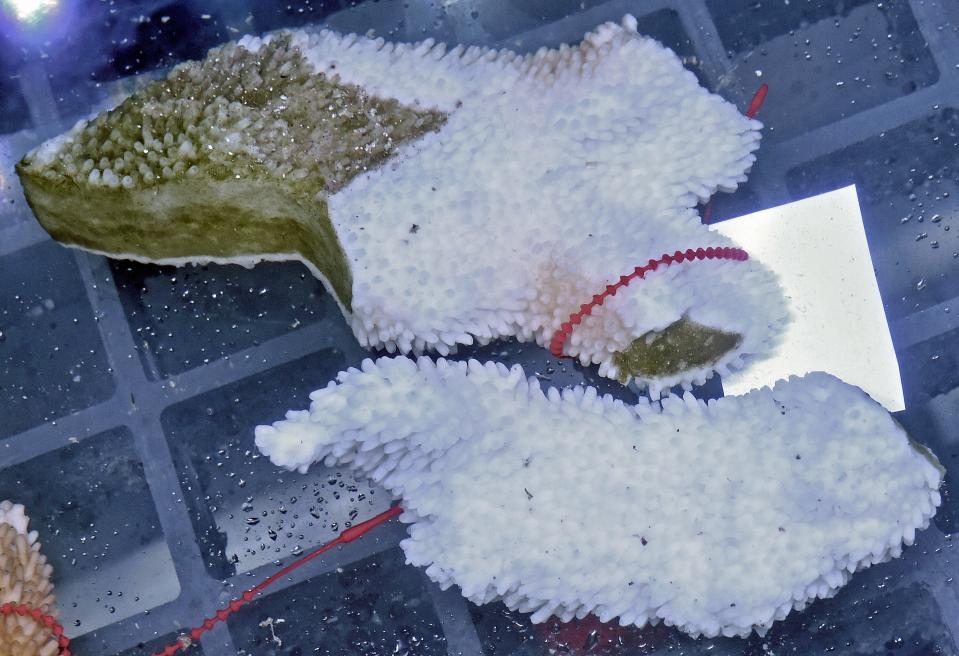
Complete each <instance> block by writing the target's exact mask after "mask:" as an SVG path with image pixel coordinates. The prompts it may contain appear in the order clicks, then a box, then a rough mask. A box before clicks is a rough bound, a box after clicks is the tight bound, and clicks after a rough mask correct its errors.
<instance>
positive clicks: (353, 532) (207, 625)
mask: <svg viewBox="0 0 959 656" xmlns="http://www.w3.org/2000/svg"><path fill="white" fill-rule="evenodd" d="M402 512H403V509H402V508H401V507H400V506H393V507H392V508H390V509H389V510H385V511H383V512H381V513H380V514H379V515H376V516H375V517H373V518H371V519H368V520H366V521H365V522H360V523H359V524H357V525H356V526H352V527H350V528H348V529H346V530H345V531H343V532H342V533H340V534H339V535H338V536H337V537H336V539H334V540H332V541H330V542H327V543H326V544H324V545H323V546H321V547H319V548H318V549H316V550H315V551H312V552H310V553H308V554H307V555H305V556H303V557H302V558H299V559H297V560H294V561H293V562H292V563H290V564H289V565H287V566H286V567H284V568H283V569H281V570H280V571H279V572H277V573H276V574H273V575H272V576H268V577H267V578H265V579H264V580H263V581H261V582H260V583H259V584H257V585H255V586H253V587H252V588H250V589H249V590H247V591H246V592H244V593H243V594H242V595H240V598H239V599H234V600H233V601H231V602H230V603H229V604H227V605H226V606H224V607H223V608H221V609H220V610H218V611H217V612H216V613H214V615H213V616H212V617H210V618H208V619H205V620H203V623H202V624H201V625H200V626H198V627H197V628H195V629H193V630H192V631H190V632H189V633H186V634H184V635H182V636H180V638H179V639H178V640H177V641H176V642H174V643H172V644H170V645H167V646H166V648H164V649H163V650H162V651H158V652H156V653H155V654H154V655H153V656H173V655H174V654H176V653H177V652H178V651H180V650H181V649H182V650H184V651H185V650H186V649H187V648H189V647H190V646H191V645H192V644H193V643H194V642H197V641H198V640H199V639H200V638H201V637H202V636H203V634H204V633H206V632H207V631H209V630H211V629H212V628H213V627H214V626H216V625H217V624H219V623H220V622H225V621H226V619H227V618H228V617H230V615H232V614H233V613H235V612H236V611H238V610H240V608H242V607H243V606H244V605H246V604H248V603H250V602H251V601H253V598H254V597H256V595H257V594H259V593H260V592H263V590H265V589H266V588H268V587H269V586H271V585H273V584H274V583H276V582H277V581H278V580H280V579H281V578H283V577H284V576H286V575H287V574H289V573H290V572H292V571H294V570H296V569H298V568H300V567H302V566H303V565H305V564H307V563H308V562H310V561H311V560H313V559H314V558H316V557H317V556H319V555H321V554H324V553H326V552H327V551H329V550H330V549H332V548H333V547H338V546H340V545H343V544H348V543H350V542H353V540H356V539H359V538H361V537H363V536H364V535H366V534H367V533H368V532H370V531H371V530H373V529H374V528H376V527H377V526H379V525H380V524H383V523H385V522H387V521H389V520H391V519H393V518H394V517H397V516H398V515H399V514H400V513H402Z"/></svg>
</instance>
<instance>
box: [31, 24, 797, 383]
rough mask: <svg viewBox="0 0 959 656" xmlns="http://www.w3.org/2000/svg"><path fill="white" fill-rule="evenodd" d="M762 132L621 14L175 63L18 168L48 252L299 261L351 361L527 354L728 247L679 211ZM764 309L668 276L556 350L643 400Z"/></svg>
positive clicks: (738, 266) (704, 276)
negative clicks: (439, 39)
mask: <svg viewBox="0 0 959 656" xmlns="http://www.w3.org/2000/svg"><path fill="white" fill-rule="evenodd" d="M759 128H760V124H759V123H758V122H756V121H754V120H750V119H748V118H746V117H744V116H742V115H741V114H740V113H739V112H738V111H737V110H736V108H735V107H733V106H732V105H731V104H729V103H728V102H726V101H725V100H723V99H722V98H720V97H719V96H716V95H713V94H710V93H709V92H708V91H706V90H705V89H703V88H702V87H700V86H699V84H698V82H697V81H696V79H695V77H694V76H693V75H692V73H690V72H689V71H687V70H685V69H684V68H683V66H682V64H681V62H680V60H679V58H678V57H677V56H676V55H675V54H674V53H673V52H671V51H670V50H668V49H666V48H664V47H663V46H662V45H660V44H659V43H657V42H656V41H654V40H652V39H649V38H646V37H643V36H641V35H639V34H638V33H637V32H636V24H635V21H634V20H633V19H632V18H631V17H627V18H625V19H624V20H623V21H622V23H621V24H614V23H607V24H603V25H600V26H599V27H597V28H596V29H595V30H594V31H593V32H591V33H589V34H587V35H586V36H585V37H584V39H583V41H582V43H581V44H579V45H577V46H575V47H568V46H564V47H562V48H560V49H558V50H557V49H553V50H550V49H546V48H544V49H541V50H540V51H538V52H536V53H534V54H529V55H517V54H515V53H512V52H509V51H506V50H495V49H488V48H479V47H475V46H474V47H470V48H466V49H463V48H462V47H456V48H453V49H451V50H447V49H446V48H445V46H443V45H442V44H436V43H434V42H433V41H432V40H426V41H424V42H422V43H419V44H399V43H386V42H384V41H383V40H382V39H370V38H366V37H361V36H357V35H340V34H337V33H335V32H331V31H329V30H319V31H316V30H294V31H283V32H277V33H275V34H270V35H267V36H265V37H262V38H256V37H244V38H243V39H241V40H240V41H239V42H236V43H231V44H227V45H224V46H222V47H220V48H217V49H214V50H213V51H211V53H210V55H209V56H208V57H207V59H206V60H204V61H202V62H190V63H187V64H183V65H181V66H178V67H177V68H176V69H174V70H173V72H172V73H171V74H170V76H169V77H168V78H167V79H166V80H162V81H157V82H154V83H152V84H150V85H148V86H147V87H146V88H144V89H143V90H141V91H139V92H138V93H136V94H134V95H133V96H132V97H130V98H129V99H128V100H126V101H125V102H124V103H122V104H121V105H120V106H119V107H118V108H116V109H114V110H112V111H110V112H108V113H104V114H101V115H100V116H98V117H97V118H95V119H93V120H91V121H89V122H87V123H81V124H78V125H77V126H76V127H74V128H73V129H72V130H71V131H70V132H68V133H67V134H65V135H62V136H60V137H57V138H55V139H53V140H51V141H49V142H47V143H46V144H43V145H42V146H40V147H39V148H38V149H37V150H35V151H34V152H33V153H31V154H29V155H28V156H27V157H26V158H25V159H24V160H23V162H21V163H20V165H19V166H18V171H19V173H20V176H21V180H22V182H23V187H24V190H25V192H26V195H27V198H28V200H29V202H30V204H31V206H32V208H33V209H34V211H35V212H36V214H37V216H38V217H39V219H40V220H41V222H42V223H43V225H44V226H45V227H46V228H47V230H48V231H49V232H50V233H51V234H52V235H53V236H54V237H55V238H57V239H59V240H61V241H63V242H64V243H67V244H71V245H74V246H79V247H83V248H87V249H90V250H94V251H97V252H102V253H106V254H109V255H112V256H116V257H128V258H131V259H136V260H142V261H153V262H161V263H170V264H183V263H188V262H210V261H213V262H236V263H241V264H247V265H249V264H251V263H255V262H257V261H261V260H264V259H268V260H277V259H299V260H303V261H304V262H305V263H306V264H307V265H308V266H309V267H310V268H311V271H313V272H314V273H315V274H316V275H317V276H318V277H319V278H320V279H321V280H323V281H324V283H325V284H326V285H327V287H328V288H329V289H330V290H331V291H332V292H333V293H334V294H335V295H336V297H337V299H338V301H339V302H340V305H341V307H342V308H343V310H344V312H345V314H346V316H347V317H348V319H349V321H350V324H351V326H352V328H353V331H354V333H355V334H356V336H357V338H358V339H359V340H360V341H361V342H362V343H363V344H364V345H365V346H368V347H371V348H385V349H387V350H388V351H390V352H393V351H396V350H398V351H401V352H404V353H408V352H414V353H420V352H423V351H426V350H433V351H436V352H438V353H440V354H444V355H445V354H448V353H451V352H453V351H455V349H456V348H457V347H458V346H459V345H460V344H469V343H472V342H474V341H478V342H480V343H485V342H488V341H490V340H493V339H497V338H500V337H507V336H517V337H519V338H520V339H523V340H532V341H536V342H537V343H540V344H543V345H546V344H548V342H549V340H550V338H551V337H552V335H553V333H554V332H555V331H556V330H557V329H558V328H559V327H560V326H561V324H562V323H563V322H564V321H565V320H566V319H567V318H568V317H569V315H570V313H571V312H572V311H573V310H575V309H576V308H578V307H579V305H580V304H582V303H584V302H586V301H588V300H589V299H590V298H591V297H592V296H593V295H594V294H597V293H599V292H600V291H602V290H603V289H604V288H605V287H606V285H608V284H610V283H613V282H615V281H616V280H618V279H619V277H620V276H621V275H624V274H626V273H629V272H630V271H632V270H633V268H634V267H635V266H637V265H639V264H643V263H645V262H646V261H647V260H648V259H650V258H658V257H660V256H661V255H663V254H664V253H671V252H673V251H675V250H677V249H680V250H684V249H686V248H690V247H692V248H695V247H707V246H729V245H731V242H729V240H728V239H726V238H725V237H723V236H721V235H719V234H718V233H716V232H713V231H710V230H709V229H707V228H706V227H704V226H702V225H701V224H700V221H699V218H698V216H697V214H696V212H695V211H694V210H693V207H694V205H695V204H696V203H697V202H699V201H701V200H704V199H706V198H708V197H709V196H710V195H712V194H713V193H714V192H715V191H716V190H718V189H723V190H731V189H735V188H736V186H737V185H738V184H739V183H740V182H742V181H743V180H744V179H745V173H746V172H747V171H748V170H749V168H750V166H751V165H752V163H753V161H754V159H755V158H754V155H753V151H754V150H755V149H756V148H757V147H758V143H759ZM786 315H787V313H786V310H785V307H784V304H783V299H782V293H781V290H780V289H779V287H778V285H777V284H776V281H775V279H774V276H773V275H772V274H771V272H769V271H768V270H767V269H766V268H765V267H764V266H762V265H761V264H760V263H758V262H755V261H752V260H751V261H749V262H745V263H742V262H737V263H728V262H727V263H721V262H710V263H702V264H700V263H697V264H695V265H690V266H677V267H670V268H669V269H667V270H665V271H663V272H657V273H656V274H655V275H650V276H648V279H647V280H645V281H642V283H641V284H636V285H633V286H630V287H629V288H627V289H624V290H622V291H621V292H620V293H618V294H617V295H616V297H615V298H613V299H610V301H609V302H608V303H606V304H605V305H604V306H603V307H602V308H601V309H600V310H599V311H597V312H596V313H595V316H592V317H590V318H588V319H587V320H586V321H584V322H583V324H582V325H581V326H578V327H577V330H576V331H575V332H574V334H573V336H572V339H570V340H569V342H568V344H567V348H566V351H567V353H568V354H570V355H572V356H575V357H577V358H579V359H580V360H581V361H582V362H583V363H595V364H599V365H600V371H601V373H602V374H603V375H607V376H610V377H616V378H620V379H622V380H624V381H625V380H628V379H630V378H636V379H638V380H639V381H640V383H641V384H647V385H649V386H650V388H651V391H652V392H654V393H658V392H659V391H660V390H662V389H666V388H668V387H669V386H671V385H674V384H677V383H681V384H686V385H688V384H690V383H692V382H696V381H699V380H703V379H705V378H706V377H709V376H711V375H712V374H713V373H714V372H716V371H726V370H728V369H730V368H736V367H739V366H742V364H743V363H744V362H745V361H746V360H748V358H750V357H754V356H757V355H762V354H763V353H765V352H768V351H769V350H770V348H771V345H772V343H773V342H774V340H775V339H776V337H777V335H778V334H779V333H780V331H781V329H782V326H783V324H784V322H785V321H786ZM683 322H692V323H691V324H688V325H695V326H699V327H701V330H699V331H698V332H697V331H690V330H681V329H680V328H682V327H684V326H686V325H687V324H686V323H683ZM677 325H678V326H680V328H675V326H677ZM670 327H674V328H673V330H672V333H671V334H672V335H674V336H675V335H676V334H683V335H686V336H690V335H697V337H695V339H692V342H693V343H691V344H686V343H684V344H683V345H681V348H677V349H674V351H675V352H670V353H667V356H668V357H667V359H668V360H669V363H668V366H664V365H663V362H662V358H660V357H659V356H658V355H657V354H650V353H647V352H645V351H644V349H643V348H642V347H643V345H644V344H645V341H644V340H655V339H657V338H658V337H659V336H661V335H662V334H664V331H667V330H668V329H670ZM721 335H729V336H733V337H734V339H733V338H731V339H728V340H723V339H720V338H719V336H721ZM667 341H668V340H667ZM663 343H665V342H660V344H663ZM717 344H719V346H717ZM684 350H685V352H686V353H687V355H682V356H680V355H678V354H679V353H680V352H683V351H684ZM627 351H628V352H629V353H631V355H632V357H628V358H627V357H621V358H619V359H617V358H616V357H615V356H616V355H617V354H623V353H625V352H627ZM690 355H691V356H692V357H690Z"/></svg>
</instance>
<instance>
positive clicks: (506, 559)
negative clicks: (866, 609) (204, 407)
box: [256, 358, 943, 636]
mask: <svg viewBox="0 0 959 656" xmlns="http://www.w3.org/2000/svg"><path fill="white" fill-rule="evenodd" d="M311 400H312V403H311V407H310V409H309V410H308V411H294V412H290V413H289V414H288V415H287V417H286V419H284V420H281V421H278V422H276V423H275V424H273V425H269V426H260V427H258V428H257V429H256V444H257V446H258V448H259V449H260V450H261V451H262V452H263V453H264V454H266V455H268V456H269V457H270V459H271V460H272V461H273V462H274V463H275V464H277V465H280V466H283V467H287V468H290V469H298V470H300V471H302V472H305V471H306V470H307V469H308V467H309V466H310V464H312V463H313V462H324V463H326V464H327V465H330V466H333V465H345V466H348V467H351V468H353V469H356V470H357V471H358V472H360V473H362V474H363V475H366V476H370V477H371V478H372V479H373V480H375V481H376V482H378V483H380V484H382V485H384V486H385V487H387V488H388V489H389V490H390V491H391V492H393V493H394V494H395V495H397V496H398V497H401V503H402V505H403V508H404V509H405V513H404V515H403V521H406V522H408V523H409V524H410V526H409V537H408V538H407V539H406V540H404V541H403V542H402V547H403V549H404V551H405V552H406V555H407V560H408V561H409V562H410V563H412V564H413V565H417V566H420V567H424V568H425V569H426V573H427V574H428V575H429V576H430V577H431V578H432V579H433V580H435V581H437V582H438V583H439V584H440V585H441V586H443V587H444V588H445V587H448V586H450V585H453V584H455V585H458V586H460V588H462V591H463V594H464V595H465V596H466V597H468V598H469V599H471V600H472V601H474V602H476V603H487V602H489V601H492V600H495V599H502V600H503V601H504V603H506V605H507V606H509V607H510V608H514V609H518V610H522V611H524V612H532V613H533V621H543V620H545V619H546V618H547V617H548V616H549V615H555V616H557V617H560V618H565V619H569V618H571V617H572V616H573V615H576V616H579V617H582V616H583V615H585V614H586V613H595V614H596V615H598V616H599V618H600V619H601V620H602V621H609V620H612V619H617V618H618V620H619V622H620V623H622V624H631V623H634V624H638V625H642V624H645V623H646V622H647V621H659V620H662V621H664V622H665V623H667V624H669V625H674V626H677V627H678V628H680V629H682V630H683V631H686V632H688V633H691V634H693V635H700V634H701V635H707V636H715V635H720V634H721V635H740V636H743V635H747V634H748V633H750V632H751V631H753V630H757V631H764V630H765V629H767V628H768V627H769V626H770V625H771V624H772V623H773V622H774V621H776V620H777V619H782V618H783V617H785V616H786V614H787V613H788V612H789V611H790V610H792V609H802V608H804V607H805V606H806V605H807V604H808V603H809V602H810V601H812V600H813V599H815V598H819V597H827V596H831V595H832V594H834V593H835V591H836V590H837V589H838V588H839V587H841V586H842V585H844V584H845V583H846V582H847V581H848V580H849V577H850V574H851V573H852V572H855V571H857V570H859V569H862V568H864V567H868V566H869V565H871V564H874V563H877V562H882V561H883V560H886V559H888V558H891V557H896V556H898V555H899V554H900V553H901V550H902V546H903V544H908V543H910V542H912V540H913V539H914V536H915V532H916V530H918V529H922V528H925V527H926V526H927V525H928V522H929V519H930V518H931V517H932V515H933V513H934V512H935V508H936V507H937V506H938V505H939V503H940V496H939V492H938V491H937V490H938V487H939V485H940V483H941V481H942V475H943V470H942V468H941V466H940V465H939V464H938V462H937V461H936V460H935V457H934V456H932V455H931V454H930V453H929V452H928V451H927V450H924V449H922V448H918V447H917V446H916V445H914V444H913V443H911V442H910V440H909V438H908V436H907V435H906V433H905V431H904V430H903V429H902V427H901V426H899V424H898V423H896V421H895V420H894V419H893V418H892V417H891V416H890V415H889V413H888V412H886V411H885V410H884V409H883V408H882V407H881V406H879V405H878V404H877V403H875V402H874V401H873V400H871V399H870V398H869V397H868V396H867V395H866V394H865V393H864V392H862V390H860V389H858V388H856V387H853V386H851V385H847V384H845V383H843V382H841V381H839V380H838V379H836V378H834V377H832V376H829V375H827V374H823V373H813V374H808V375H806V376H804V377H802V378H797V377H792V378H790V379H789V380H787V381H780V382H778V383H776V385H775V386H773V387H772V388H768V387H767V388H762V389H760V390H756V391H754V392H750V393H749V394H746V395H744V396H741V397H727V398H723V399H720V400H716V401H710V402H709V403H705V402H703V401H700V400H697V399H695V398H694V397H693V396H692V395H690V394H686V395H684V396H682V397H678V396H669V397H667V398H666V399H665V400H664V401H663V402H662V404H651V403H648V402H646V403H641V404H639V405H636V406H627V405H624V404H623V403H622V402H620V401H616V400H613V399H611V398H609V397H601V396H599V395H598V394H597V392H596V390H595V389H592V388H574V389H569V390H564V391H563V392H558V391H557V390H555V389H552V388H550V389H549V390H547V391H546V392H544V391H543V390H542V388H541V387H540V385H539V383H538V381H537V380H536V379H533V378H530V379H527V377H526V375H525V373H524V371H523V370H522V369H521V368H520V367H518V366H516V367H513V368H511V369H507V368H505V367H504V366H502V365H497V364H494V363H487V364H485V365H484V364H481V363H479V362H476V361H470V362H469V363H465V362H448V361H445V360H440V361H438V362H436V363H433V362H432V361H430V360H429V359H427V358H420V359H419V360H417V361H416V362H413V361H411V360H408V359H406V358H381V359H379V360H377V361H376V362H373V361H371V360H367V361H365V362H364V363H363V365H362V367H361V368H360V369H350V370H349V371H346V372H343V373H341V374H340V375H339V376H338V377H337V379H336V381H335V382H334V383H330V385H329V386H327V387H326V388H324V389H321V390H318V391H316V392H314V393H313V394H312V395H311Z"/></svg>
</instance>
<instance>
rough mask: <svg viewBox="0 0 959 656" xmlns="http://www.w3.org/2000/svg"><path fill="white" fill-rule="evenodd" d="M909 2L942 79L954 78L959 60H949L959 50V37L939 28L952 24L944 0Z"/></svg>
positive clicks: (915, 0)
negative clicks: (943, 4)
mask: <svg viewBox="0 0 959 656" xmlns="http://www.w3.org/2000/svg"><path fill="white" fill-rule="evenodd" d="M952 1H955V0H952ZM908 3H909V9H910V10H911V11H912V15H913V17H914V18H915V19H916V23H917V24H918V25H919V31H920V32H921V33H922V35H923V36H924V37H925V39H926V45H927V46H928V48H929V52H930V53H931V54H932V59H933V61H935V62H936V67H937V68H938V69H939V78H940V80H941V79H943V78H950V79H954V78H955V76H956V73H957V71H959V69H956V68H955V66H956V65H957V64H959V62H957V61H952V62H950V61H949V60H950V55H951V56H953V57H954V56H955V52H956V50H959V37H957V36H956V35H954V34H949V33H948V32H945V31H944V30H940V29H939V28H940V27H947V26H948V25H949V24H950V21H949V16H948V15H947V14H946V13H945V10H944V9H943V6H942V2H941V1H939V0H908Z"/></svg>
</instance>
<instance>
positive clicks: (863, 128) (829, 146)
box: [763, 80, 949, 174]
mask: <svg viewBox="0 0 959 656" xmlns="http://www.w3.org/2000/svg"><path fill="white" fill-rule="evenodd" d="M948 96H949V91H948V89H947V88H946V87H945V85H944V84H943V81H942V80H940V81H939V82H937V83H936V84H933V85H932V86H929V87H924V88H922V89H919V90H918V91H915V92H913V93H911V94H909V95H908V96H902V97H900V98H896V99H894V100H890V101H889V102H886V103H883V104H882V105H877V106H876V107H871V108H869V109H867V110H864V111H862V112H858V113H856V114H853V115H851V116H847V117H846V118H843V119H840V120H838V121H835V122H833V123H829V124H827V125H824V126H821V127H819V128H816V129H814V130H810V131H809V132H806V133H805V134H802V135H799V136H796V137H792V138H791V139H787V140H785V141H779V142H776V143H772V144H770V145H769V147H768V150H767V157H766V158H764V160H763V164H764V166H766V167H767V168H768V167H769V166H770V165H771V162H772V163H774V164H772V165H774V166H776V165H778V169H777V172H779V171H780V170H781V172H782V173H783V174H785V172H786V171H787V170H789V169H791V168H793V167H795V166H798V165H800V164H804V163H807V162H810V161H812V160H815V159H817V158H819V157H823V156H824V155H829V154H831V153H834V152H836V151H838V150H842V149H844V148H848V147H849V146H852V145H854V144H857V143H859V142H861V141H865V140H866V139H869V138H872V137H875V136H877V132H876V130H877V127H876V126H877V124H878V125H879V128H878V129H879V132H886V131H889V130H894V129H896V128H899V127H902V126H903V125H906V124H908V123H912V122H913V121H916V120H919V119H921V118H923V117H924V116H927V115H929V113H930V112H932V111H933V107H934V106H936V105H939V106H940V107H941V106H943V105H945V104H948V103H946V100H947V99H948Z"/></svg>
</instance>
